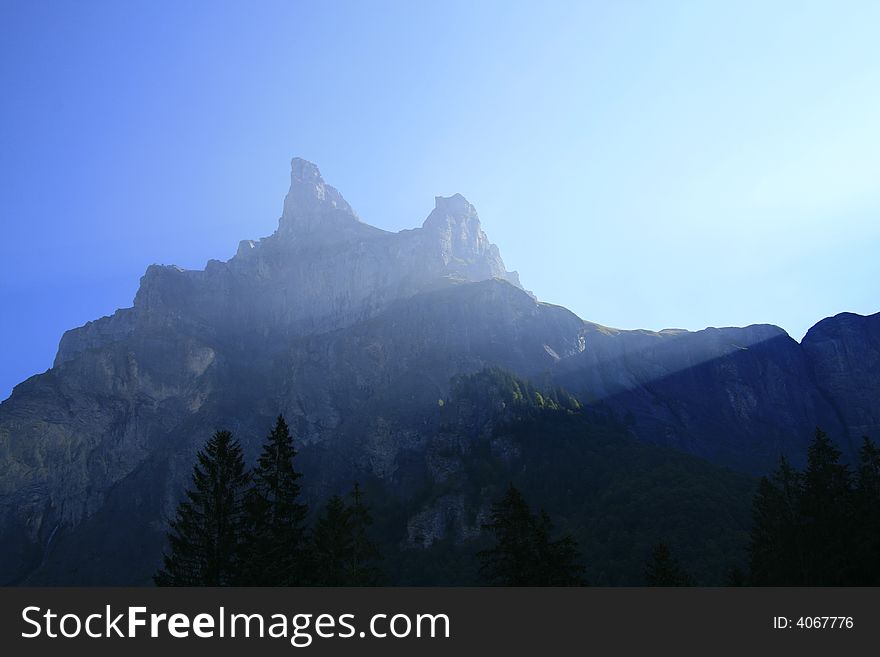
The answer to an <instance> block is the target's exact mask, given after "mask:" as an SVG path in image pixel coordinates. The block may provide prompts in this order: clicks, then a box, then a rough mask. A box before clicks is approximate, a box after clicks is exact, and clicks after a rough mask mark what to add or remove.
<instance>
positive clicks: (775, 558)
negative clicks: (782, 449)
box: [749, 457, 805, 586]
mask: <svg viewBox="0 0 880 657" xmlns="http://www.w3.org/2000/svg"><path fill="white" fill-rule="evenodd" d="M802 487H803V483H802V477H801V475H800V473H799V472H797V471H796V470H795V469H794V468H792V467H791V466H790V465H789V464H788V461H786V459H785V458H784V457H783V458H780V460H779V466H778V467H777V469H776V471H775V472H774V473H773V475H772V477H770V478H767V477H762V478H761V482H760V483H759V485H758V492H757V494H756V495H755V501H754V505H753V511H752V534H751V544H750V548H749V549H750V563H749V568H750V577H749V581H750V583H751V584H753V585H756V586H784V585H789V586H791V585H795V584H798V583H802V582H803V579H804V567H805V564H804V549H803V547H804V546H803V539H802V522H801V519H800V515H799V513H800V504H801V502H800V499H801V495H802V492H801V491H802Z"/></svg>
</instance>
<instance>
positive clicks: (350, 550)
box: [311, 484, 381, 586]
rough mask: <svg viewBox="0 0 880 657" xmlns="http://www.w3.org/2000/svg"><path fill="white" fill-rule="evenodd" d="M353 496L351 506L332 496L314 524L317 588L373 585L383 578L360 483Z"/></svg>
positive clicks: (313, 562) (312, 562)
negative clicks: (371, 538) (377, 564)
mask: <svg viewBox="0 0 880 657" xmlns="http://www.w3.org/2000/svg"><path fill="white" fill-rule="evenodd" d="M350 496H351V498H352V503H351V505H347V504H346V503H345V500H344V499H343V498H342V497H340V496H339V495H334V496H333V497H331V498H330V500H329V501H328V502H327V506H326V507H325V509H324V513H323V514H322V515H321V516H320V517H319V518H318V519H317V521H316V522H315V527H314V531H313V532H312V543H311V557H312V559H311V564H312V582H311V583H312V584H314V585H316V586H374V585H375V584H376V583H377V582H378V580H379V578H380V576H381V572H380V571H379V568H378V567H377V566H376V562H377V561H378V559H379V550H378V548H377V547H376V545H375V543H373V541H372V540H370V537H369V528H370V525H372V523H373V519H372V517H371V516H370V511H369V509H368V508H367V507H366V505H365V504H364V501H363V493H362V492H361V490H360V486H359V485H358V484H355V485H354V487H353V489H352V491H351V493H350Z"/></svg>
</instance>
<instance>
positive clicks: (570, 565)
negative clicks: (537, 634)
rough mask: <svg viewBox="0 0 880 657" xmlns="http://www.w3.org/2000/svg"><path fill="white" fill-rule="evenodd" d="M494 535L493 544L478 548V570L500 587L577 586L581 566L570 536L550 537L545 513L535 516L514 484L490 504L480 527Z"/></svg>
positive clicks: (579, 583)
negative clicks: (487, 520)
mask: <svg viewBox="0 0 880 657" xmlns="http://www.w3.org/2000/svg"><path fill="white" fill-rule="evenodd" d="M483 528H484V529H488V530H490V531H492V532H493V533H494V535H495V546H494V547H492V548H491V549H489V550H483V551H481V552H480V553H479V554H478V555H477V556H478V557H479V559H480V561H481V567H480V570H481V571H482V572H483V574H484V576H485V577H486V578H487V580H488V581H489V582H490V583H492V584H495V585H499V586H579V585H583V584H584V583H585V582H584V578H583V572H584V568H583V566H581V565H580V564H579V563H578V560H579V558H580V555H579V553H578V547H577V543H576V542H575V540H574V539H573V538H572V537H571V536H564V537H563V538H561V539H558V540H551V539H550V532H551V531H552V529H553V526H552V523H551V522H550V518H549V517H548V516H547V514H546V513H543V512H542V513H541V514H540V516H536V515H534V514H533V513H532V512H531V510H530V509H529V506H528V504H527V503H526V501H525V498H523V496H522V494H521V493H520V492H519V491H518V490H517V489H516V488H514V487H513V486H510V487H509V488H508V489H507V492H506V493H505V495H504V497H503V498H502V499H501V500H500V501H499V502H498V503H496V504H495V505H494V506H493V507H492V515H491V522H489V523H487V524H486V525H484V526H483Z"/></svg>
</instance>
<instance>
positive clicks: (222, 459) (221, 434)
mask: <svg viewBox="0 0 880 657" xmlns="http://www.w3.org/2000/svg"><path fill="white" fill-rule="evenodd" d="M248 480H249V477H248V475H247V473H246V472H245V468H244V460H243V458H242V452H241V447H240V446H239V444H238V442H237V441H235V440H234V439H233V437H232V434H231V433H230V432H228V431H217V432H216V433H215V434H214V435H213V436H212V437H211V439H210V440H209V441H208V442H207V444H206V445H205V447H204V449H203V450H202V451H200V452H199V453H198V462H197V464H196V465H195V466H194V467H193V474H192V488H190V489H189V490H187V491H186V495H185V499H184V500H183V501H182V502H181V503H180V504H179V505H178V507H177V514H176V517H175V519H174V520H173V521H172V522H171V531H170V532H169V533H168V541H169V543H170V547H171V551H170V554H166V555H165V557H164V567H163V568H162V569H161V570H160V571H159V572H158V573H157V574H156V576H155V577H154V580H155V582H156V585H158V586H230V585H233V584H235V583H236V582H237V580H238V576H239V574H240V572H241V547H242V546H241V540H242V521H243V499H244V493H245V487H246V486H247V484H248Z"/></svg>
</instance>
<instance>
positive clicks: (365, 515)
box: [347, 482, 381, 586]
mask: <svg viewBox="0 0 880 657" xmlns="http://www.w3.org/2000/svg"><path fill="white" fill-rule="evenodd" d="M351 500H352V502H351V506H350V507H349V510H350V514H351V515H350V520H351V538H352V541H351V558H350V561H349V568H348V574H347V580H348V585H349V586H375V585H376V583H377V582H378V581H379V578H380V577H381V573H380V571H379V568H378V567H377V566H376V562H377V561H378V559H379V549H378V547H376V544H375V543H374V542H373V541H371V540H370V536H369V529H370V526H371V525H372V524H373V518H372V516H371V515H370V510H369V509H368V508H367V507H366V505H365V504H364V500H363V493H362V492H361V489H360V485H359V484H358V483H357V482H355V484H354V487H353V488H352V491H351Z"/></svg>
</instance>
